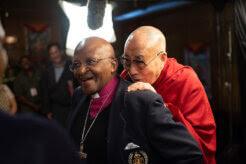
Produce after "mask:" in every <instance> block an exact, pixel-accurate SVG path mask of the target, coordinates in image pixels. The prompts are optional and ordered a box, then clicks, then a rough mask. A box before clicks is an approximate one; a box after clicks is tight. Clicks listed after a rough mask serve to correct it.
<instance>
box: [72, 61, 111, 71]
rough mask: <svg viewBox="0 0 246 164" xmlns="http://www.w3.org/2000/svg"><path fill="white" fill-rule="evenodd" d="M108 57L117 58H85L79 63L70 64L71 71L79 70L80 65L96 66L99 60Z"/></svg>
mask: <svg viewBox="0 0 246 164" xmlns="http://www.w3.org/2000/svg"><path fill="white" fill-rule="evenodd" d="M106 59H112V60H115V58H113V57H106V58H99V59H95V58H90V59H86V60H84V61H83V62H82V63H81V62H78V63H72V64H70V65H69V70H70V71H71V72H75V71H77V70H78V69H79V68H80V67H82V66H83V67H86V68H88V67H94V66H96V65H97V64H98V63H99V62H101V61H102V60H106Z"/></svg>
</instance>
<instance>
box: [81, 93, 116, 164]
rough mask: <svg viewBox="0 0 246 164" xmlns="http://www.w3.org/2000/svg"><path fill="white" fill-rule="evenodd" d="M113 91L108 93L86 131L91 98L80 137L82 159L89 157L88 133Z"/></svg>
mask: <svg viewBox="0 0 246 164" xmlns="http://www.w3.org/2000/svg"><path fill="white" fill-rule="evenodd" d="M111 93H112V91H111V92H110V93H109V94H108V95H107V97H106V99H105V100H104V101H103V103H102V105H101V106H100V108H99V110H98V112H97V114H96V116H95V118H94V119H93V121H92V123H91V124H90V126H89V128H88V130H87V131H86V125H87V120H88V117H89V113H90V107H91V103H92V101H93V99H91V101H90V104H89V107H88V110H87V113H86V117H85V122H84V126H83V131H82V135H81V139H80V149H79V156H80V158H81V159H86V158H87V153H85V152H84V141H85V139H86V137H87V135H88V133H89V132H90V130H91V128H92V126H93V125H94V123H95V121H96V119H97V117H98V115H99V114H100V113H101V111H102V107H103V105H104V104H105V103H106V101H107V100H108V98H109V96H110V95H111Z"/></svg>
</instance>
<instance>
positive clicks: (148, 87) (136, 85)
mask: <svg viewBox="0 0 246 164" xmlns="http://www.w3.org/2000/svg"><path fill="white" fill-rule="evenodd" d="M136 90H150V91H152V92H155V93H156V90H155V89H154V87H152V85H150V84H149V83H144V82H136V83H133V84H131V85H130V86H128V89H127V91H128V92H131V91H136Z"/></svg>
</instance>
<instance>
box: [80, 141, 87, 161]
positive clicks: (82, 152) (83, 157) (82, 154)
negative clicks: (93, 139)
mask: <svg viewBox="0 0 246 164" xmlns="http://www.w3.org/2000/svg"><path fill="white" fill-rule="evenodd" d="M79 157H80V158H81V159H86V158H87V154H86V153H85V152H84V145H83V144H81V145H80V149H79Z"/></svg>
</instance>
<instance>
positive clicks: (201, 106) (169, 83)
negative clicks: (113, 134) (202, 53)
mask: <svg viewBox="0 0 246 164" xmlns="http://www.w3.org/2000/svg"><path fill="white" fill-rule="evenodd" d="M121 62H122V64H123V66H124V70H123V72H122V73H121V76H122V77H123V78H125V79H129V80H132V81H133V82H135V83H134V84H132V85H131V86H129V87H128V90H129V91H132V90H143V89H150V90H152V91H154V92H157V93H159V94H160V95H161V96H162V98H163V99H164V101H165V103H166V105H167V106H168V108H169V109H170V111H171V112H172V114H173V117H174V120H175V121H177V122H182V123H183V124H184V125H185V126H186V128H187V129H188V131H189V132H190V133H191V134H192V136H193V137H194V138H195V140H196V141H197V142H198V143H199V146H200V148H201V150H202V153H203V159H204V163H205V164H215V163H216V161H215V152H216V125H215V121H214V117H213V113H212V110H211V107H210V104H209V101H208V98H207V95H206V93H205V90H204V87H203V86H202V84H201V82H200V80H199V78H198V77H197V75H196V73H195V72H194V70H193V69H192V68H191V67H189V66H184V65H181V64H179V63H178V62H177V61H176V60H175V59H174V58H168V57H167V53H166V39H165V36H164V34H163V33H162V32H161V31H160V30H159V29H157V28H155V27H152V26H142V27H139V28H138V29H136V30H135V31H133V32H132V33H131V34H130V35H129V37H128V38H127V40H126V43H125V46H124V54H123V56H122V57H121Z"/></svg>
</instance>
